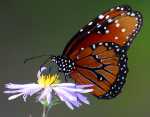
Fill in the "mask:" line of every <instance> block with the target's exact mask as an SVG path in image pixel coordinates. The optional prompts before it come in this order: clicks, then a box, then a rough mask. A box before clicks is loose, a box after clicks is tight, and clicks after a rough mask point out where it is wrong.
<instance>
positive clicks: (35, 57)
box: [24, 54, 50, 63]
mask: <svg viewBox="0 0 150 117" xmlns="http://www.w3.org/2000/svg"><path fill="white" fill-rule="evenodd" d="M44 56H48V57H49V56H50V55H45V54H44V55H39V56H33V57H30V58H26V59H25V60H24V63H27V62H29V61H31V60H34V59H37V58H41V57H44Z"/></svg>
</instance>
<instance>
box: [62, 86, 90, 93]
mask: <svg viewBox="0 0 150 117" xmlns="http://www.w3.org/2000/svg"><path fill="white" fill-rule="evenodd" d="M61 88H62V89H64V90H66V91H71V92H80V93H89V92H92V91H93V89H82V88H76V87H74V88H73V87H72V88H70V87H61Z"/></svg>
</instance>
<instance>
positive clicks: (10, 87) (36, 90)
mask: <svg viewBox="0 0 150 117" xmlns="http://www.w3.org/2000/svg"><path fill="white" fill-rule="evenodd" d="M46 70H47V68H46V67H42V68H41V69H40V70H39V71H38V73H37V78H38V80H37V83H29V84H13V83H8V84H6V85H5V87H6V88H7V90H6V91H4V93H6V94H12V95H11V96H10V97H9V98H8V100H13V99H16V98H18V97H20V96H22V97H23V99H24V101H25V102H26V98H27V97H28V96H32V95H34V94H38V96H37V100H38V101H39V102H41V103H42V102H43V101H46V102H47V103H48V105H49V104H51V103H52V99H53V97H55V96H58V98H59V99H60V100H61V101H63V102H65V104H66V105H67V106H68V107H69V108H70V109H72V110H73V109H74V107H79V106H81V105H82V103H85V104H89V101H88V100H87V97H85V96H84V95H83V93H89V92H92V91H93V89H92V88H91V87H92V86H93V85H91V84H88V85H77V84H75V83H60V82H61V81H60V79H59V75H58V74H53V75H51V74H44V73H43V72H44V71H46Z"/></svg>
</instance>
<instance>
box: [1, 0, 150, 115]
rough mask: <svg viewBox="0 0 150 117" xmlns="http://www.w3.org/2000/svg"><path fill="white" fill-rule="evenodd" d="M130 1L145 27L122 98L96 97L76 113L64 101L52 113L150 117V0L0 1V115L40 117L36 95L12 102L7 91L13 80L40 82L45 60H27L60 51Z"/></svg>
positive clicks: (132, 55) (132, 54)
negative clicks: (102, 15) (85, 28)
mask: <svg viewBox="0 0 150 117" xmlns="http://www.w3.org/2000/svg"><path fill="white" fill-rule="evenodd" d="M120 4H129V5H130V6H132V7H133V8H134V9H136V10H139V11H141V13H142V14H143V16H144V26H143V28H142V30H141V32H140V34H139V35H138V37H137V38H136V39H135V41H134V43H133V45H132V48H131V49H130V50H129V52H128V54H129V61H128V67H129V73H128V77H127V82H126V85H125V87H124V89H123V93H121V94H120V95H119V96H118V97H117V98H115V99H112V100H97V99H96V98H94V97H92V96H91V97H90V101H91V105H90V106H86V105H85V106H82V107H81V108H79V109H76V110H74V111H72V110H70V109H68V108H67V107H66V106H65V105H64V104H60V105H57V106H55V107H53V108H52V110H51V111H50V113H49V117H60V116H61V117H69V116H71V117H77V116H78V117H80V116H81V117H82V116H83V117H91V116H92V117H148V116H150V101H149V99H150V92H149V90H150V79H149V78H150V76H149V73H150V44H149V43H150V40H149V34H148V33H149V30H150V29H149V28H150V22H149V21H150V14H149V2H148V0H43V1H42V0H0V116H1V117H29V114H32V117H41V111H42V108H41V105H40V104H39V103H36V102H35V100H34V98H33V99H32V100H30V99H29V100H28V101H27V103H24V102H23V100H22V98H18V99H17V100H14V101H8V100H7V97H8V96H7V95H5V94H3V90H4V84H5V83H8V82H14V83H29V82H34V81H36V72H37V69H38V67H39V65H40V64H41V63H42V62H43V61H44V60H45V59H46V58H41V59H37V60H34V61H31V62H29V63H27V64H24V63H23V61H24V59H25V58H28V57H31V56H35V55H40V54H45V53H46V54H47V53H49V54H56V55H59V54H61V52H62V50H63V48H64V47H65V45H66V44H67V42H68V41H69V40H70V38H71V37H72V36H73V35H74V34H75V33H76V32H77V31H78V30H79V29H80V28H81V27H82V26H83V25H85V24H87V23H88V21H89V20H91V19H92V18H94V17H95V16H97V15H98V14H100V13H102V11H104V10H106V9H109V8H111V7H113V6H116V5H120Z"/></svg>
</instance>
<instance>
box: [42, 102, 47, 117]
mask: <svg viewBox="0 0 150 117" xmlns="http://www.w3.org/2000/svg"><path fill="white" fill-rule="evenodd" d="M42 117H47V107H46V106H44V105H43V113H42Z"/></svg>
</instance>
